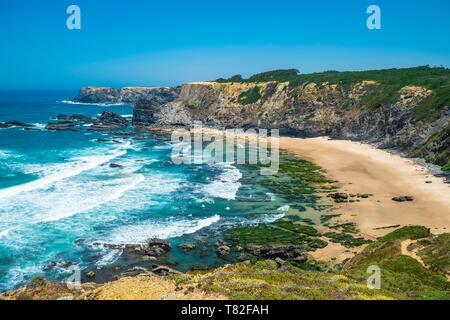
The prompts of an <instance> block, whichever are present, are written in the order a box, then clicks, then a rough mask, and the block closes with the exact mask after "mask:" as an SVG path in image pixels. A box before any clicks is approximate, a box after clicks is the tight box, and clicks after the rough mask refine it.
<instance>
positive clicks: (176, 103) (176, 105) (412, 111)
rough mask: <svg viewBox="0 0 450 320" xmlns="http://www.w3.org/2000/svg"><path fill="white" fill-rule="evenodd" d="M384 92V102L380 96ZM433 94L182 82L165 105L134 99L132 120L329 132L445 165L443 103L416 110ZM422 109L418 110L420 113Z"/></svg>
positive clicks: (449, 142)
mask: <svg viewBox="0 0 450 320" xmlns="http://www.w3.org/2000/svg"><path fill="white" fill-rule="evenodd" d="M441 78H442V76H441ZM447 79H448V78H447ZM411 82H412V83H414V81H411ZM393 88H395V90H393ZM447 88H448V82H447ZM436 90H437V89H436ZM387 91H389V99H386V101H383V100H382V99H381V100H380V96H381V97H384V96H385V95H386V94H385V92H387ZM439 94H440V96H439V101H442V100H443V98H444V101H448V97H449V94H450V93H448V92H445V91H443V92H439ZM436 95H437V93H436V92H435V91H434V90H432V89H429V88H427V86H420V85H414V84H408V85H402V86H398V87H395V86H392V85H389V86H385V85H383V83H381V82H379V81H376V80H370V78H369V79H368V80H361V81H356V82H353V83H349V82H348V81H347V82H345V83H340V82H337V83H330V82H327V81H325V82H308V81H305V82H303V83H300V84H296V85H295V86H293V85H292V84H291V83H289V82H279V81H267V82H248V81H241V82H226V81H221V82H196V83H188V84H185V85H183V86H182V88H181V92H180V95H179V97H178V98H177V99H175V100H173V101H171V102H169V103H166V104H160V103H158V101H155V100H152V99H150V100H148V99H147V100H142V101H139V102H138V103H137V104H136V108H135V112H134V120H133V124H134V125H135V126H137V127H145V126H149V125H158V126H159V125H186V126H190V125H192V122H193V121H194V120H199V121H202V122H203V123H204V124H205V125H210V126H221V127H244V128H245V127H263V128H280V130H281V132H282V133H283V132H284V133H290V134H298V135H302V136H316V135H328V136H330V137H333V138H343V139H355V140H362V141H366V142H370V143H374V144H376V145H377V146H378V147H380V148H390V149H396V150H399V151H402V152H403V153H405V154H407V155H409V156H415V157H423V158H425V159H427V161H429V162H432V163H435V164H437V165H440V166H443V169H446V170H448V167H449V156H450V147H449V146H450V138H449V133H450V110H449V104H447V105H443V106H439V108H437V107H435V105H433V106H432V107H430V108H433V110H431V109H430V110H429V112H428V111H427V110H425V112H424V111H423V109H424V108H425V107H427V105H426V103H427V102H429V101H431V102H433V101H434V100H431V99H434V98H435V97H436ZM369 99H370V100H369ZM377 99H378V100H377ZM368 100H369V101H370V102H371V104H369V103H368V102H367V101H368ZM373 101H375V102H373ZM432 112H433V116H432V117H431V116H429V115H431V113H432ZM421 113H422V114H425V115H422V116H421V117H419V116H418V114H421Z"/></svg>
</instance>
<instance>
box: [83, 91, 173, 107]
mask: <svg viewBox="0 0 450 320" xmlns="http://www.w3.org/2000/svg"><path fill="white" fill-rule="evenodd" d="M177 96H178V93H177V90H176V89H173V88H151V87H124V88H121V89H114V88H107V87H84V88H81V89H80V91H79V93H78V96H77V97H76V98H75V99H74V101H77V102H83V103H135V102H137V101H138V100H140V99H151V100H153V101H156V102H157V103H160V104H163V103H167V102H170V101H173V100H174V99H176V98H177Z"/></svg>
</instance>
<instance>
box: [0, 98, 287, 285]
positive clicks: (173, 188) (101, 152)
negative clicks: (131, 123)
mask: <svg viewBox="0 0 450 320" xmlns="http://www.w3.org/2000/svg"><path fill="white" fill-rule="evenodd" d="M75 94H76V92H70V91H69V92H63V91H58V92H45V91H2V92H0V121H9V120H20V121H24V122H28V123H32V124H35V125H36V128H37V129H36V130H31V131H30V130H24V129H22V128H10V129H0V290H1V291H3V290H8V289H12V288H15V287H17V286H19V285H21V284H24V283H26V282H27V281H29V280H30V279H31V278H32V277H34V276H36V275H41V274H43V275H45V276H46V277H48V278H50V279H64V277H67V276H68V271H67V269H66V268H65V267H64V266H67V265H68V264H76V265H77V266H79V267H80V268H81V269H82V270H85V269H87V268H89V269H99V268H103V267H108V266H110V265H113V264H114V263H117V261H118V258H119V256H120V254H121V251H120V250H117V249H107V248H105V246H102V245H98V244H128V243H133V244H134V243H144V242H145V241H147V240H148V239H150V238H152V237H161V238H165V239H169V240H170V241H171V242H172V243H173V245H174V248H175V249H174V250H173V252H172V253H171V257H170V259H173V260H176V261H177V263H176V266H177V268H178V269H180V270H187V269H189V268H190V267H192V266H196V267H199V266H200V267H209V266H215V265H220V264H222V263H224V261H222V260H220V259H218V258H217V256H216V255H215V252H214V249H206V250H204V251H202V252H200V253H198V254H190V255H188V254H184V253H182V252H180V251H178V250H176V244H179V243H193V242H194V241H198V240H199V239H202V238H203V239H206V240H211V239H214V236H215V235H217V232H220V230H221V228H224V227H227V226H232V225H237V224H245V223H254V222H258V221H270V220H273V219H276V218H277V217H280V216H282V215H283V211H285V208H286V204H287V202H286V201H284V200H283V199H282V198H278V197H277V196H276V195H274V194H272V193H271V192H270V190H267V189H265V188H264V187H262V186H260V185H259V184H258V178H257V175H258V172H257V171H258V170H256V169H255V168H251V167H246V166H237V165H235V164H232V163H219V164H214V165H206V164H203V165H174V164H173V163H172V162H171V157H170V155H171V144H170V141H169V140H167V139H166V140H164V139H160V138H157V137H154V136H152V135H151V134H149V135H148V136H147V139H145V140H134V139H133V138H132V137H129V138H123V137H122V138H117V139H115V141H114V142H98V141H97V139H99V138H109V137H108V136H107V135H106V134H104V133H96V132H89V131H87V130H86V129H87V127H84V128H82V129H81V130H79V131H77V132H50V131H46V130H44V129H43V128H44V125H45V124H46V123H47V122H49V121H50V119H52V118H54V117H56V116H57V115H58V114H61V113H64V114H73V113H78V114H84V115H87V116H97V115H98V114H100V113H101V112H102V111H104V110H110V111H113V112H117V113H119V114H121V115H126V116H130V115H131V114H132V106H130V105H111V106H102V105H87V104H71V103H67V102H61V101H64V100H66V99H68V98H70V97H73V96H74V95H75ZM112 162H114V163H117V164H120V165H123V166H124V167H125V169H123V170H118V169H114V168H110V167H109V164H110V163H112ZM211 241H212V240H211ZM208 250H210V251H208Z"/></svg>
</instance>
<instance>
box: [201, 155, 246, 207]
mask: <svg viewBox="0 0 450 320" xmlns="http://www.w3.org/2000/svg"><path fill="white" fill-rule="evenodd" d="M212 166H214V167H217V168H220V169H221V170H223V172H222V173H221V174H220V175H219V176H218V177H217V178H216V179H215V180H214V181H212V182H211V183H209V184H207V185H206V186H205V187H204V191H205V192H206V193H207V194H208V195H210V196H211V197H214V198H222V199H226V200H235V199H236V194H237V192H238V190H239V188H240V187H241V183H240V182H239V180H240V179H241V178H242V173H241V171H240V170H239V169H238V168H236V167H235V166H233V164H232V163H227V162H223V163H218V164H214V165H212Z"/></svg>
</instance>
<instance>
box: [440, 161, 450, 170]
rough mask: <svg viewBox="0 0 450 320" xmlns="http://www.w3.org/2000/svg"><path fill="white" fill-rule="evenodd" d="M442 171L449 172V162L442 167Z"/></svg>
mask: <svg viewBox="0 0 450 320" xmlns="http://www.w3.org/2000/svg"><path fill="white" fill-rule="evenodd" d="M442 171H444V172H449V171H450V160H449V161H448V162H447V163H446V164H445V165H444V166H443V167H442Z"/></svg>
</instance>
